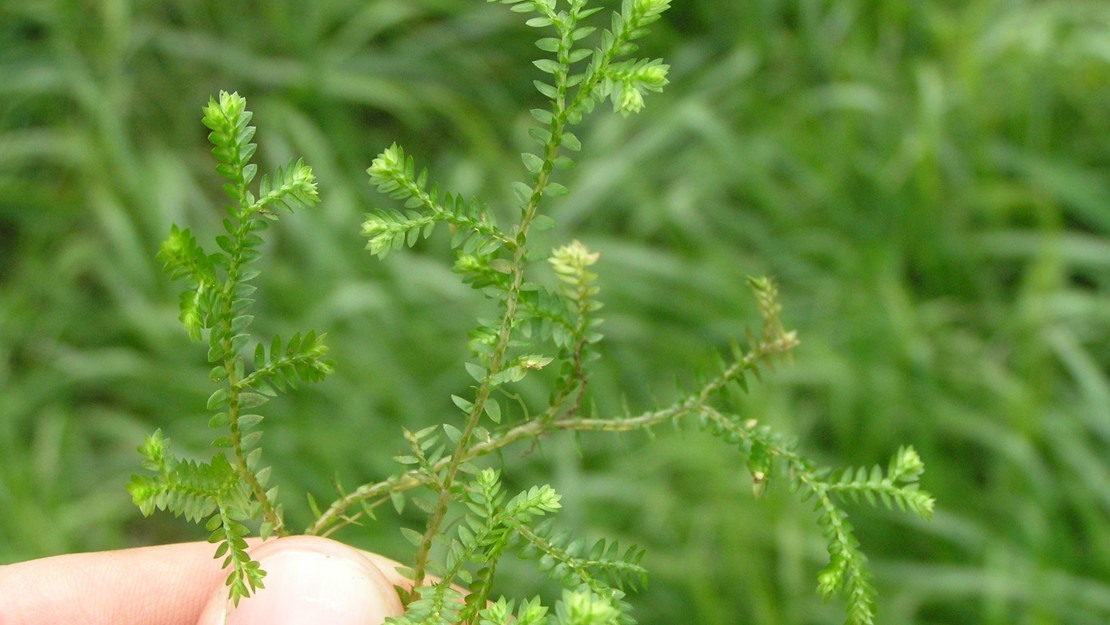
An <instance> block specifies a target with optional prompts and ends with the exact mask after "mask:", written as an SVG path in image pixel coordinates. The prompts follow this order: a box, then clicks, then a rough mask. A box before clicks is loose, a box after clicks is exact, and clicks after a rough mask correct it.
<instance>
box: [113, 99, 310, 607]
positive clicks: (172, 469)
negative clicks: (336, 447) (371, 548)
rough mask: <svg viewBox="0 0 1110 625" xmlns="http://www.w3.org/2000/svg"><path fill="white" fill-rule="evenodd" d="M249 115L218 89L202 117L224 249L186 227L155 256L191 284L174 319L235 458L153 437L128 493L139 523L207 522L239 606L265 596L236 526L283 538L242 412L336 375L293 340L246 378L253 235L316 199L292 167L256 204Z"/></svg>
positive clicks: (254, 432) (265, 187) (264, 354)
mask: <svg viewBox="0 0 1110 625" xmlns="http://www.w3.org/2000/svg"><path fill="white" fill-rule="evenodd" d="M251 117H252V114H251V113H250V111H248V110H246V101H245V100H244V99H243V98H242V97H240V96H239V95H238V94H235V93H231V94H229V93H225V92H221V93H220V96H219V99H218V100H217V99H215V98H213V99H211V100H210V101H209V103H208V106H206V107H205V108H204V117H203V122H204V125H205V126H207V127H208V128H209V129H210V130H211V131H212V132H211V133H210V134H209V135H208V140H209V141H210V142H211V143H212V145H213V148H212V155H213V156H215V158H216V160H217V163H218V164H217V166H216V171H217V172H218V173H219V174H220V175H221V176H223V177H224V178H225V179H226V180H227V181H228V182H226V183H225V184H224V191H225V192H226V194H227V195H228V197H229V198H230V199H231V200H232V202H231V204H229V205H228V206H227V208H226V212H227V218H225V219H224V220H223V228H224V231H225V233H224V234H221V235H219V236H217V237H216V244H217V246H218V247H219V249H220V251H218V252H215V253H212V254H207V253H205V251H204V250H203V249H202V248H201V247H200V246H199V245H198V244H197V242H196V239H195V238H194V237H193V235H192V233H190V232H189V230H188V229H185V230H180V229H178V227H177V226H174V227H173V228H172V229H171V230H170V236H169V237H168V238H167V239H166V240H165V241H164V242H163V243H162V246H161V249H160V251H159V253H158V258H159V259H160V260H162V261H163V263H164V264H165V271H166V272H167V273H169V274H170V276H171V278H173V279H175V280H178V281H181V282H183V283H185V284H186V287H187V288H186V290H185V291H184V292H182V294H181V298H180V308H181V315H180V318H181V321H182V323H183V324H184V325H185V328H186V330H187V331H188V333H189V336H190V337H191V338H192V339H193V340H201V339H202V338H203V335H204V334H205V333H207V340H208V360H209V362H211V363H213V364H214V365H215V366H214V367H213V368H212V370H211V374H210V377H211V379H212V381H213V382H217V383H222V384H223V386H222V387H221V388H219V389H217V390H216V391H215V392H213V393H212V395H211V396H210V397H209V398H208V403H207V409H208V410H209V411H211V412H213V413H214V414H213V416H212V417H211V419H210V420H209V425H210V426H211V427H213V428H216V429H219V430H221V431H222V432H223V435H221V436H218V437H217V438H216V439H215V440H214V441H213V443H212V444H213V446H214V447H216V448H217V449H221V450H222V449H226V450H228V451H229V452H230V460H229V459H228V456H226V455H225V454H224V452H222V451H219V452H217V453H216V454H215V455H214V456H213V459H212V461H211V462H209V463H190V462H185V461H179V460H177V459H175V458H173V457H172V456H171V455H170V451H169V441H168V440H167V439H165V438H164V437H163V436H162V435H161V432H160V431H159V432H155V434H154V435H152V436H151V437H149V438H148V439H147V441H146V443H145V444H144V445H143V447H141V448H140V452H141V453H142V455H143V457H144V459H145V463H144V466H146V467H147V468H148V469H151V470H153V471H155V472H157V475H155V476H149V475H136V476H134V477H133V478H132V480H131V482H130V483H129V484H128V489H129V491H130V492H131V495H132V498H133V499H134V501H135V503H136V505H138V506H139V508H140V510H142V512H143V513H144V514H150V513H151V512H152V511H153V510H154V509H165V510H169V511H170V512H172V513H174V514H177V515H182V516H185V517H186V518H189V519H191V520H194V521H199V519H200V518H201V517H205V516H210V517H211V518H210V519H209V520H208V522H207V523H206V525H205V527H206V528H207V529H208V531H210V532H211V536H210V541H211V542H213V543H216V544H218V547H217V551H216V557H225V561H224V566H225V568H230V569H231V572H230V573H229V575H228V578H227V584H228V586H229V589H230V591H229V592H230V598H231V600H232V601H233V602H234V603H236V604H237V603H238V601H239V599H240V598H242V597H245V596H248V595H249V594H250V593H251V592H253V591H254V590H256V589H257V588H260V587H261V586H262V578H263V576H264V575H265V572H264V571H262V570H261V569H259V568H258V565H257V563H255V562H252V561H251V560H250V557H249V555H248V554H247V553H246V547H247V545H246V541H245V540H244V539H243V537H244V536H246V535H247V534H248V531H247V528H246V526H245V525H244V524H243V522H244V521H249V520H255V519H258V520H259V521H260V525H259V529H258V531H259V534H260V535H261V536H262V537H263V538H265V537H268V536H270V535H271V534H277V535H285V534H287V533H288V532H287V531H286V529H285V526H284V522H283V520H282V507H281V504H280V503H278V501H277V488H276V487H269V486H268V482H269V476H270V468H269V467H263V466H261V454H262V448H261V446H260V445H259V439H260V437H261V434H262V432H261V431H260V430H259V429H257V425H258V423H259V422H260V421H261V420H262V417H261V416H260V415H258V414H253V413H248V412H247V411H248V410H250V409H253V408H255V407H258V406H260V405H262V404H264V403H266V401H268V399H269V397H272V396H274V395H275V394H276V393H277V391H281V390H284V389H285V388H286V387H289V386H295V385H296V384H297V383H299V382H316V381H319V380H320V379H322V378H323V377H324V376H325V375H327V374H328V373H329V372H331V369H332V364H331V362H330V361H328V360H327V359H325V355H326V353H327V346H326V345H325V344H324V336H323V335H320V336H317V335H316V334H315V333H313V332H309V333H308V334H305V335H304V336H302V335H300V334H299V333H298V334H296V335H294V336H293V337H291V338H290V339H289V340H288V341H282V339H281V338H280V337H274V338H273V339H272V341H270V349H269V351H267V350H266V348H265V347H264V345H263V344H262V343H261V342H259V343H258V345H257V347H256V348H255V350H254V356H253V358H252V359H251V364H252V366H253V371H251V372H250V373H247V371H246V367H247V359H246V358H245V352H246V348H247V345H248V343H250V342H251V341H252V340H253V339H252V337H251V335H250V334H249V333H248V329H249V327H250V325H251V323H252V322H253V320H254V317H253V315H251V314H249V311H250V308H251V305H252V304H253V303H254V300H252V299H251V297H250V296H251V295H252V294H253V293H254V290H255V287H254V286H253V285H251V284H250V283H249V282H250V281H251V280H253V279H254V278H255V277H257V276H258V275H259V270H258V269H254V268H253V267H252V266H251V265H252V264H253V263H254V262H256V261H257V260H258V259H259V258H260V257H261V252H260V250H259V247H260V246H261V244H262V238H261V236H259V235H260V233H261V232H262V231H263V230H265V229H266V228H267V226H268V225H269V224H270V223H271V222H272V221H274V220H276V219H277V213H276V212H275V209H278V208H284V209H286V210H288V211H290V212H292V211H294V210H300V209H302V208H309V207H312V206H314V205H315V204H316V203H317V202H318V201H319V197H318V195H317V192H316V182H315V178H314V176H313V174H312V170H311V169H310V168H309V167H307V166H306V165H305V164H304V163H303V161H299V160H298V161H295V162H292V163H290V164H289V165H288V166H286V167H283V168H278V169H277V171H276V172H275V173H274V174H273V176H269V175H264V176H263V177H262V179H261V181H260V183H259V186H258V196H257V197H255V195H254V193H253V192H251V190H250V189H249V185H250V183H251V182H252V181H253V179H254V177H255V174H256V172H257V166H256V165H254V164H252V163H251V162H250V161H251V157H252V156H253V155H254V152H255V149H256V145H255V144H254V143H251V139H252V138H253V137H254V132H255V129H254V127H253V126H250V125H248V124H249V122H250V119H251ZM221 274H222V277H221Z"/></svg>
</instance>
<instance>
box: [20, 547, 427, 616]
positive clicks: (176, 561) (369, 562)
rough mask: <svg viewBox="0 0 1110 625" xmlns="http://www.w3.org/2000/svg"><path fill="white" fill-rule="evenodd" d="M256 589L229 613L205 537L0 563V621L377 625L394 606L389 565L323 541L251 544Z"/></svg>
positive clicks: (397, 581) (395, 579) (396, 577)
mask: <svg viewBox="0 0 1110 625" xmlns="http://www.w3.org/2000/svg"><path fill="white" fill-rule="evenodd" d="M252 544H253V546H252V548H251V549H250V554H251V557H252V558H254V559H255V560H258V561H259V563H260V564H261V566H262V568H263V569H264V570H265V571H266V578H265V580H264V583H265V586H266V587H265V588H263V589H260V590H258V591H257V592H256V593H255V594H254V595H253V596H251V597H249V598H246V599H242V600H240V602H239V607H238V608H234V609H232V608H231V606H230V604H229V602H228V601H227V587H226V586H224V578H225V577H226V575H227V573H226V571H223V570H222V569H221V568H220V564H221V561H220V560H215V559H213V558H212V545H211V544H209V543H203V542H197V543H181V544H176V545H162V546H157V547H140V548H137V549H124V550H120V551H105V552H99V553H81V554H70V555H63V556H55V557H52V558H43V559H40V560H32V561H29V562H21V563H17V564H11V565H7V566H2V567H0V623H3V625H253V624H256V623H266V624H268V625H291V624H294V623H297V624H299V623H329V624H333V625H379V624H380V623H381V622H382V621H384V620H385V618H386V617H388V616H399V615H400V614H401V613H402V612H403V610H402V608H401V602H400V600H399V599H398V597H397V593H396V592H395V591H394V588H393V586H394V585H399V586H406V585H409V584H411V582H408V581H407V580H405V579H404V578H403V577H401V576H400V574H398V573H397V572H396V570H395V567H397V566H399V565H398V564H397V563H396V562H393V561H392V560H389V559H388V558H385V557H383V556H379V555H377V554H373V553H368V552H364V551H359V550H357V549H354V548H352V547H348V546H347V545H344V544H342V543H338V542H336V541H333V540H329V539H326V538H318V537H314V536H291V537H287V538H279V539H275V540H269V541H266V542H264V543H263V542H259V541H252Z"/></svg>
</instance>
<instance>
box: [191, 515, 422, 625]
mask: <svg viewBox="0 0 1110 625" xmlns="http://www.w3.org/2000/svg"><path fill="white" fill-rule="evenodd" d="M250 554H251V557H252V558H253V559H255V560H256V561H258V563H259V565H260V566H261V567H262V569H263V570H264V571H266V577H265V579H264V580H263V582H264V584H265V588H261V589H259V590H258V591H256V592H255V594H254V595H252V596H251V597H247V598H245V599H241V600H240V601H239V605H238V607H232V606H231V604H230V602H229V601H228V599H227V588H226V587H225V586H223V585H221V586H220V587H219V588H217V589H216V590H214V591H213V593H212V595H211V597H210V598H209V600H208V604H207V605H206V607H205V609H204V612H203V614H202V616H201V619H200V621H199V622H198V625H255V624H261V623H266V624H267V625H292V624H294V623H317V622H320V623H333V624H335V625H380V624H381V623H382V622H384V621H385V619H386V618H387V617H390V616H400V615H401V614H402V613H403V611H404V610H403V609H402V607H401V601H400V599H399V598H398V597H397V593H396V592H395V591H394V589H393V584H392V583H391V582H390V581H389V578H388V577H387V576H386V575H385V574H384V573H383V572H382V570H381V569H380V568H378V566H377V565H375V564H374V562H372V561H371V560H369V559H368V558H366V557H365V556H364V555H363V554H362V552H360V551H358V550H357V549H354V548H352V547H348V546H347V545H344V544H342V543H339V542H336V541H334V540H330V539H326V538H319V537H315V536H291V537H287V538H279V539H276V540H271V541H267V542H265V543H262V544H261V545H259V546H257V547H255V548H254V549H251V550H250Z"/></svg>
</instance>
